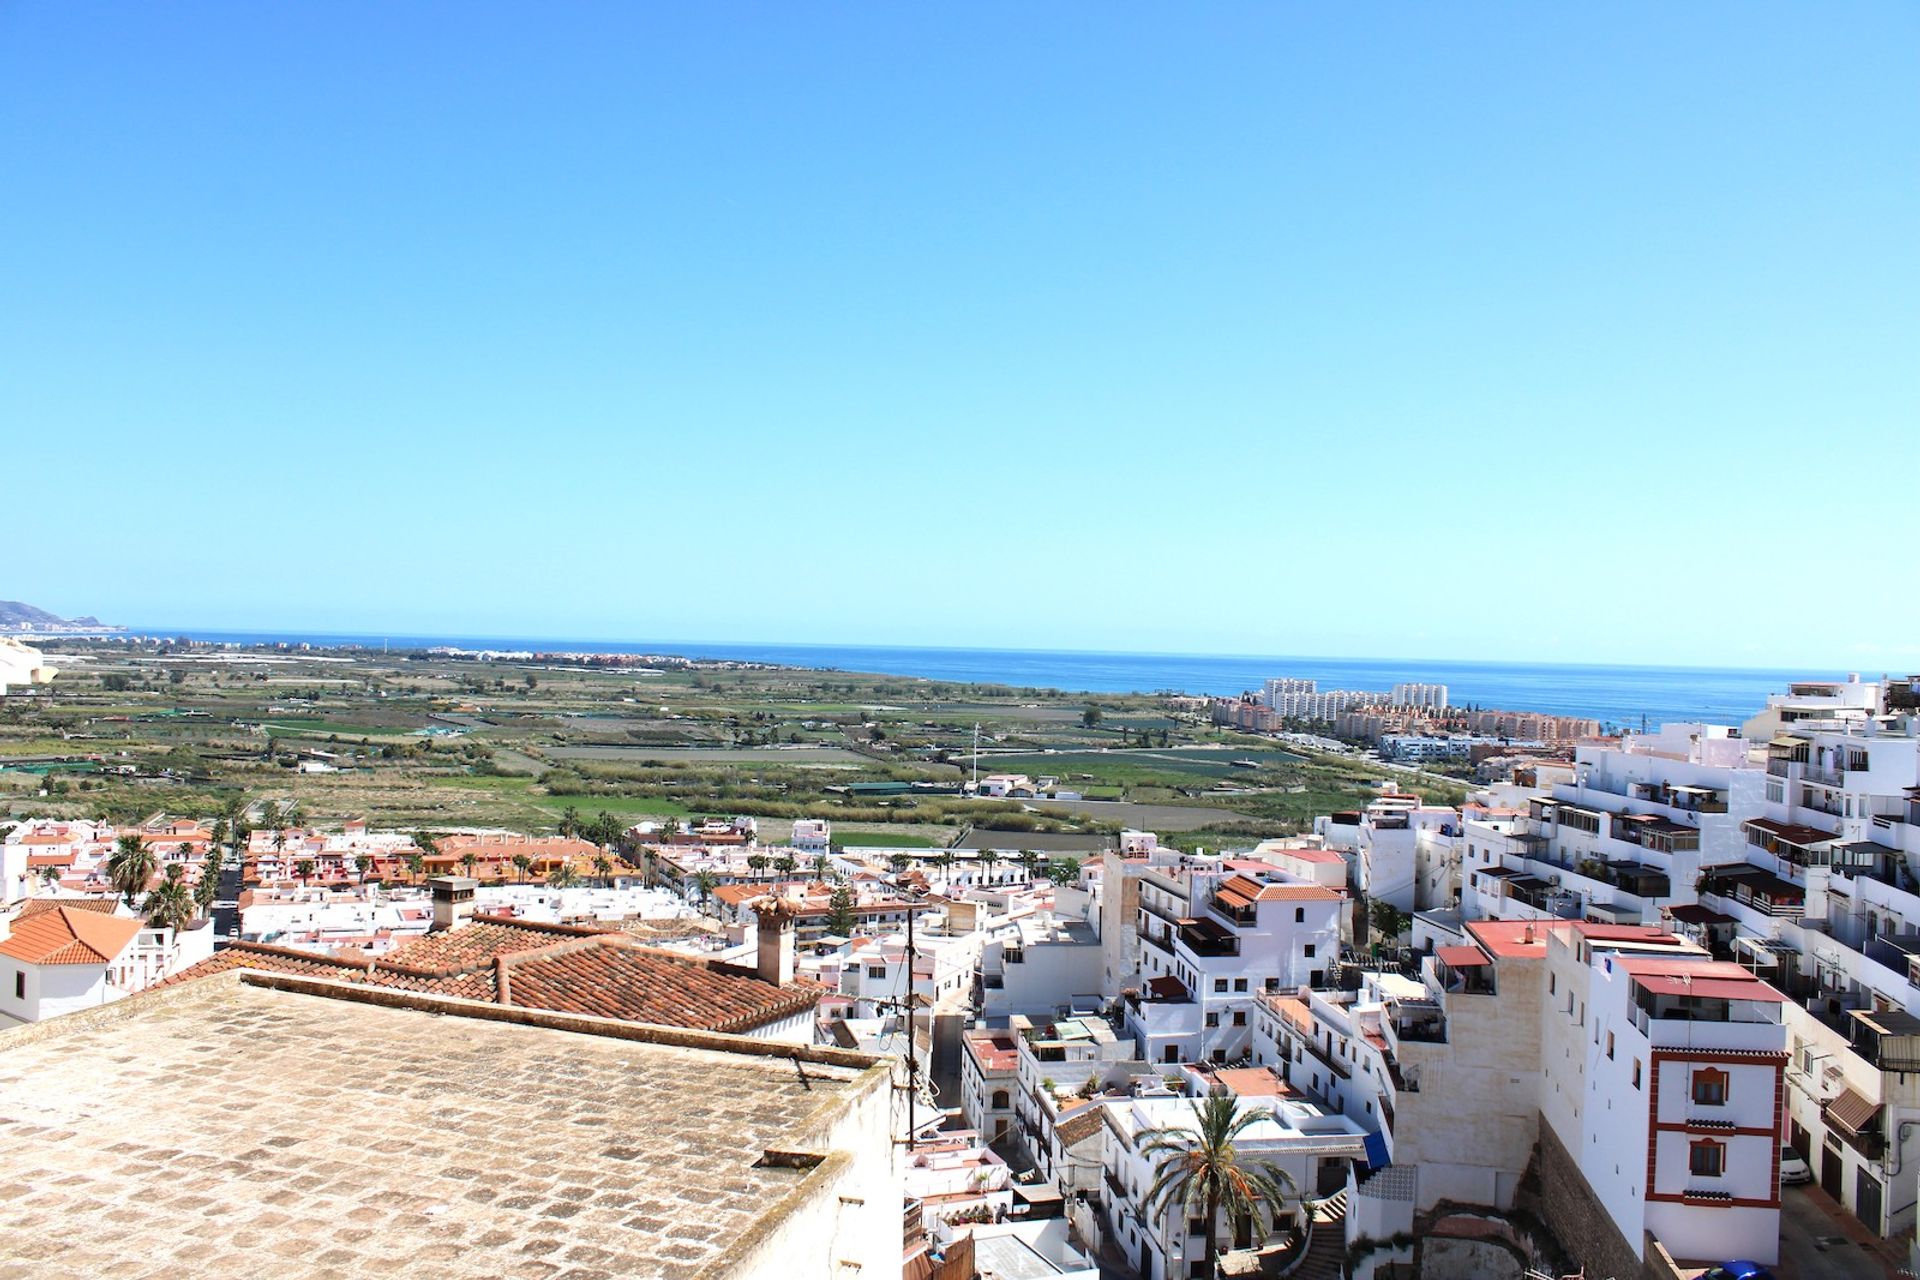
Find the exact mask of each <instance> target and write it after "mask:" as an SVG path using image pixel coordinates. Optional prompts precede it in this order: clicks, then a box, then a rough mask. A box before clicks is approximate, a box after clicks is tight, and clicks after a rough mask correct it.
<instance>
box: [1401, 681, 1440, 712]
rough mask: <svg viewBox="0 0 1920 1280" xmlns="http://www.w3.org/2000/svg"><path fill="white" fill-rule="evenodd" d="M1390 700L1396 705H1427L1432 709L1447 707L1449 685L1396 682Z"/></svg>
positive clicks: (1437, 709)
mask: <svg viewBox="0 0 1920 1280" xmlns="http://www.w3.org/2000/svg"><path fill="white" fill-rule="evenodd" d="M1390 701H1391V702H1392V703H1393V705H1394V706H1396V707H1426V708H1427V709H1429V710H1432V711H1445V710H1446V709H1447V686H1445V685H1443V684H1417V683H1407V684H1396V685H1395V686H1393V689H1392V691H1391V697H1390Z"/></svg>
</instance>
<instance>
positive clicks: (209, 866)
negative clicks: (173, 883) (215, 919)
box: [148, 856, 220, 916]
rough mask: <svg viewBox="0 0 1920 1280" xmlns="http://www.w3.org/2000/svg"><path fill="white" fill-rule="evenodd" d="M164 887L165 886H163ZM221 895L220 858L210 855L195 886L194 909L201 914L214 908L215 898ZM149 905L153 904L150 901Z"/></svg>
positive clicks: (202, 866)
mask: <svg viewBox="0 0 1920 1280" xmlns="http://www.w3.org/2000/svg"><path fill="white" fill-rule="evenodd" d="M163 887H164V886H163ZM219 896H220V859H219V858H218V857H217V856H210V857H209V858H208V859H207V860H206V862H205V863H204V864H202V865H201V868H200V879H199V880H198V881H196V882H195V883H194V886H193V909H194V911H196V912H197V913H199V914H200V915H203V916H204V915H206V914H208V913H209V912H211V911H212V910H213V900H214V899H215V898H218V897H219ZM148 905H149V906H151V905H152V904H151V903H149V904H148Z"/></svg>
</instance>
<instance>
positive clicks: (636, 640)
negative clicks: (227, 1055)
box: [106, 623, 1920, 680]
mask: <svg viewBox="0 0 1920 1280" xmlns="http://www.w3.org/2000/svg"><path fill="white" fill-rule="evenodd" d="M106 625H115V624H111V623H108V624H106ZM125 630H126V631H127V633H128V634H130V635H135V636H147V637H153V638H156V639H164V638H167V637H171V636H185V635H190V634H192V633H195V632H212V633H227V634H233V635H259V636H279V637H284V636H312V637H315V638H319V639H333V640H341V641H348V642H356V643H357V642H362V641H380V640H385V639H403V640H409V639H433V640H498V641H504V642H512V643H516V644H519V643H524V644H535V643H543V644H594V645H616V644H617V645H647V646H660V647H661V648H662V651H663V654H664V656H669V657H681V656H686V655H685V654H683V653H679V652H676V651H675V650H673V649H670V648H668V647H667V646H681V647H683V648H685V647H693V648H697V647H698V646H701V645H711V646H716V647H729V648H733V647H737V648H782V649H822V650H836V649H841V650H845V649H872V650H887V651H892V650H910V651H925V652H929V653H943V652H957V653H1028V654H1047V655H1059V656H1063V657H1113V658H1198V659H1213V660H1221V661H1244V662H1268V661H1272V662H1326V663H1351V664H1356V665H1366V664H1372V663H1392V662H1405V663H1410V664H1415V665H1435V666H1485V667H1497V668H1508V667H1528V666H1539V667H1593V668H1601V669H1604V668H1609V667H1619V668H1628V669H1644V670H1649V671H1693V670H1697V671H1703V672H1731V673H1737V672H1753V673H1756V674H1764V675H1780V674H1790V675H1795V676H1796V677H1797V678H1805V679H1823V678H1826V679H1830V678H1833V677H1834V676H1835V675H1843V674H1846V673H1848V672H1854V673H1857V674H1859V675H1860V677H1861V679H1863V680H1865V679H1877V678H1878V677H1879V676H1880V675H1892V676H1903V675H1909V674H1913V672H1910V671H1908V670H1907V669H1906V668H1905V667H1903V666H1898V665H1897V664H1896V666H1895V667H1889V668H1887V669H1886V670H1885V671H1882V670H1880V669H1879V668H1877V667H1875V668H1871V673H1870V672H1869V668H1867V667H1863V666H1862V665H1861V664H1858V663H1856V664H1854V665H1853V666H1851V667H1849V666H1848V665H1846V664H1845V663H1833V662H1828V663H1815V664H1812V665H1811V666H1803V665H1801V664H1792V665H1789V666H1784V667H1777V666H1754V665H1721V666H1694V665H1690V664H1685V663H1649V662H1565V661H1558V660H1554V659H1532V658H1518V657H1493V658H1487V657H1461V656H1458V655H1449V654H1438V655H1435V654H1422V655H1405V654H1377V653H1349V654H1334V653H1228V652H1218V651H1204V650H1171V649H1093V648H1078V649H1063V648H1048V647H1044V646H1033V645H1028V646H1010V645H967V644H953V645H931V644H905V643H899V644H895V643H889V642H886V641H872V640H846V641H834V640H792V639H780V638H775V639H720V638H717V637H714V636H704V637H693V638H686V637H682V638H674V637H661V636H584V635H573V636H537V635H515V634H498V635H490V634H487V633H484V632H477V631H465V632H461V631H444V632H442V631H434V632H419V631H410V630H399V629H389V630H387V631H385V632H382V631H380V630H379V629H377V628H376V629H374V630H370V631H331V630H322V629H319V628H313V627H307V628H299V627H295V628H282V627H208V626H195V625H192V624H184V623H174V624H165V625H162V624H151V623H142V624H137V625H128V626H126V627H125ZM1914 666H1915V671H1920V663H1916V664H1914ZM1274 674H1275V675H1276V676H1278V675H1285V674H1286V672H1284V671H1276V672H1274Z"/></svg>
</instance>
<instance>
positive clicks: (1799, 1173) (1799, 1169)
mask: <svg viewBox="0 0 1920 1280" xmlns="http://www.w3.org/2000/svg"><path fill="white" fill-rule="evenodd" d="M1812 1181H1813V1170H1812V1169H1809V1168H1808V1167H1807V1161H1806V1157H1804V1156H1802V1155H1801V1154H1800V1153H1799V1152H1798V1151H1795V1150H1794V1149H1793V1148H1792V1147H1782V1148H1780V1185H1781V1186H1783V1187H1797V1186H1799V1185H1800V1184H1801V1183H1803V1182H1812Z"/></svg>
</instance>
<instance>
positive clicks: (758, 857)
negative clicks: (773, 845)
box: [747, 853, 772, 875]
mask: <svg viewBox="0 0 1920 1280" xmlns="http://www.w3.org/2000/svg"><path fill="white" fill-rule="evenodd" d="M771 861H772V859H771V858H769V857H767V855H766V854H764V853H750V854H748V855H747V870H749V871H751V872H753V873H754V874H755V875H759V874H760V873H761V872H762V871H765V870H766V869H767V864H768V863H769V862H771Z"/></svg>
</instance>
